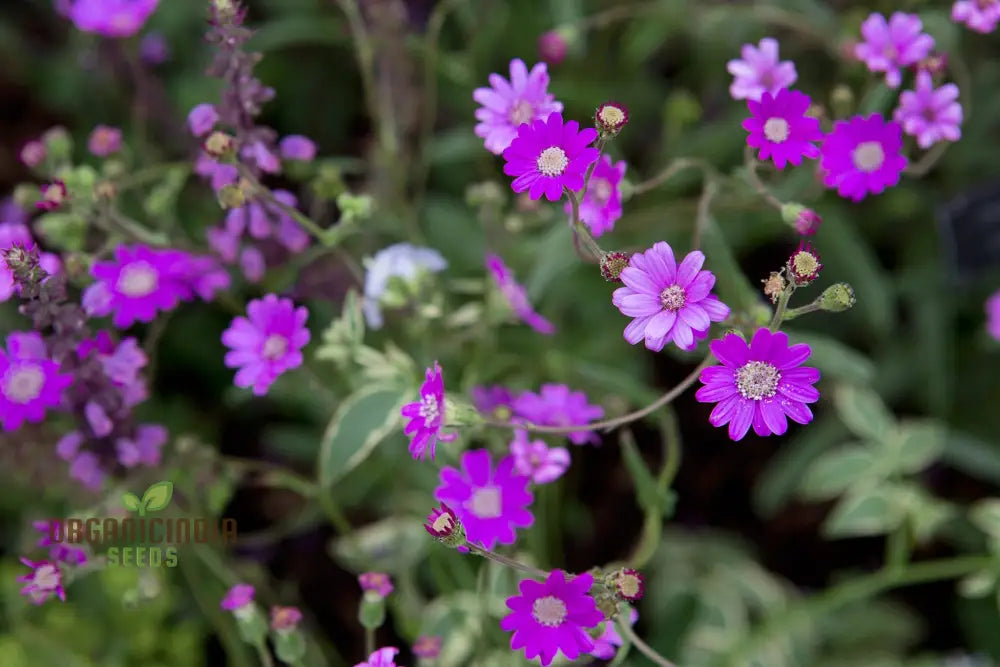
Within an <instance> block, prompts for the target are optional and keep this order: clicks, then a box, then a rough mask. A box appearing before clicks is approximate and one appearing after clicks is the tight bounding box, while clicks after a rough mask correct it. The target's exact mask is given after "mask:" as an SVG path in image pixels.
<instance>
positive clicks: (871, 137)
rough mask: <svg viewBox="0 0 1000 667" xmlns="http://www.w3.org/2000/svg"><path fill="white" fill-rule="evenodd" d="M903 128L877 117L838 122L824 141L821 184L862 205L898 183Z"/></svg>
mask: <svg viewBox="0 0 1000 667" xmlns="http://www.w3.org/2000/svg"><path fill="white" fill-rule="evenodd" d="M902 151H903V128H902V127H901V126H900V125H899V123H896V122H893V121H890V122H888V123H887V122H886V121H885V119H884V118H882V116H881V115H880V114H877V113H873V114H871V115H869V116H867V117H863V116H855V117H854V118H851V119H850V120H838V121H837V122H836V123H834V124H833V132H831V133H830V134H828V135H826V139H824V140H823V149H822V155H823V157H822V160H821V161H820V168H821V169H822V170H823V172H825V174H826V176H825V177H824V180H823V182H824V183H825V184H826V186H827V187H828V188H836V189H837V193H838V194H839V195H840V196H841V197H846V198H847V199H851V200H853V201H861V200H862V199H864V198H865V197H866V196H867V195H868V194H869V193H870V194H879V193H880V192H882V191H883V190H885V189H886V188H889V187H892V186H894V185H896V184H897V183H899V178H900V174H902V173H903V169H905V168H906V163H907V160H906V157H905V156H903V154H902Z"/></svg>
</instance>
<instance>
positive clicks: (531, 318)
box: [486, 253, 556, 336]
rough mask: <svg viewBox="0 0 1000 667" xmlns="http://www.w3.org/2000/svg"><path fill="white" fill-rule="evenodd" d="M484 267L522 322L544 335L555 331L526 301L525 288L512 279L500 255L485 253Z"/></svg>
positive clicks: (512, 276)
mask: <svg viewBox="0 0 1000 667" xmlns="http://www.w3.org/2000/svg"><path fill="white" fill-rule="evenodd" d="M486 268H487V269H489V271H490V274H491V275H492V276H493V280H495V281H496V284H497V287H498V288H500V293H501V294H503V296H504V298H505V299H507V303H508V304H510V307H511V310H513V311H514V314H515V315H517V316H518V318H520V320H521V321H522V322H524V323H525V324H527V325H528V326H529V327H531V328H532V329H534V330H535V331H537V332H538V333H540V334H545V335H546V336H551V335H552V334H554V333H555V332H556V327H555V325H554V324H552V323H551V322H549V321H548V320H547V319H545V318H544V317H542V316H541V315H539V314H538V313H536V312H535V309H534V308H532V307H531V303H530V302H529V301H528V292H527V290H525V289H524V287H523V286H522V285H521V284H520V283H518V282H517V281H516V280H514V274H512V273H511V271H510V269H509V268H507V265H506V264H504V262H503V260H502V259H500V257H498V256H497V255H494V254H492V253H491V254H489V255H486Z"/></svg>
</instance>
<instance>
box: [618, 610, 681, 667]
mask: <svg viewBox="0 0 1000 667" xmlns="http://www.w3.org/2000/svg"><path fill="white" fill-rule="evenodd" d="M615 625H617V626H618V630H619V632H621V633H622V634H624V635H625V636H626V637H628V639H629V641H630V642H632V644H633V645H634V646H635V647H636V648H637V649H639V652H640V653H642V654H643V655H644V656H646V657H647V658H649V659H650V660H652V661H653V662H655V663H656V664H657V665H660V667H677V665H675V664H674V663H672V662H670V661H669V660H667V659H666V658H664V657H663V656H662V655H660V654H659V653H657V652H656V651H655V650H653V647H652V646H650V645H649V644H647V643H646V642H644V641H642V639H640V638H639V636H638V635H637V634H635V630H633V629H632V626H631V625H630V624H629V622H628V621H627V620H624V621H622V622H620V623H616V624H615Z"/></svg>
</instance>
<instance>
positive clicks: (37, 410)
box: [0, 332, 73, 431]
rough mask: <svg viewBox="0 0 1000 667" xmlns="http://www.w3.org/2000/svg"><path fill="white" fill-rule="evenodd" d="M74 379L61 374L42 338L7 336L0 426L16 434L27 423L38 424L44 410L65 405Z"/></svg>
mask: <svg viewBox="0 0 1000 667" xmlns="http://www.w3.org/2000/svg"><path fill="white" fill-rule="evenodd" d="M72 383H73V376H72V375H70V374H62V373H60V372H59V364H58V363H56V362H54V361H52V360H51V359H50V358H49V356H48V352H47V351H46V349H45V343H44V341H43V340H42V337H41V336H40V335H38V334H37V333H34V332H31V333H20V332H14V333H11V334H10V335H8V336H7V350H6V352H4V351H3V350H0V425H2V426H3V430H5V431H16V430H17V429H19V428H20V427H21V424H23V423H24V422H25V421H29V422H33V423H37V422H40V421H42V419H43V418H44V417H45V411H46V410H48V409H50V408H56V407H58V406H59V405H60V404H61V403H62V397H63V392H64V391H65V390H66V388H67V387H69V385H70V384H72Z"/></svg>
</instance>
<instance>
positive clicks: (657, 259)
mask: <svg viewBox="0 0 1000 667" xmlns="http://www.w3.org/2000/svg"><path fill="white" fill-rule="evenodd" d="M704 262H705V255H704V254H703V253H702V252H701V251H700V250H694V251H692V252H689V253H688V254H687V256H686V257H685V258H684V260H683V261H682V262H681V263H680V266H678V265H677V263H676V261H675V260H674V251H673V249H672V248H671V247H670V245H669V244H668V243H666V242H664V241H659V242H658V243H655V244H654V245H653V247H652V248H650V249H649V250H646V251H645V252H641V253H636V254H634V255H632V259H631V260H630V263H629V266H628V267H626V268H625V269H624V270H622V272H621V276H620V278H621V280H622V282H623V283H624V284H625V286H624V287H619V288H618V289H616V290H615V291H614V293H613V294H612V295H611V302H612V303H613V304H614V305H615V306H616V307H617V308H618V310H619V311H621V313H622V315H625V316H627V317H634V318H635V319H634V320H632V322H631V323H630V324H629V325H628V326H627V327H625V334H624V336H625V340H627V341H628V342H629V343H631V344H632V345H635V344H636V343H638V342H639V341H640V340H643V339H645V340H646V347H647V348H648V349H650V350H653V351H655V352H659V351H660V350H662V349H663V346H664V345H666V344H667V343H669V342H670V341H673V342H674V344H675V345H677V347H679V348H681V349H682V350H692V349H694V347H695V345H696V343H697V341H698V340H700V339H702V338H705V337H706V336H708V328H709V327H710V326H711V324H712V322H721V321H723V320H724V319H726V318H727V317H729V306H727V305H726V304H724V303H722V302H721V301H719V299H718V298H716V297H715V296H714V295H712V294H710V292H711V291H712V287H713V286H714V285H715V276H714V275H713V274H712V272H711V271H702V270H701V267H702V264H703V263H704Z"/></svg>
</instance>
